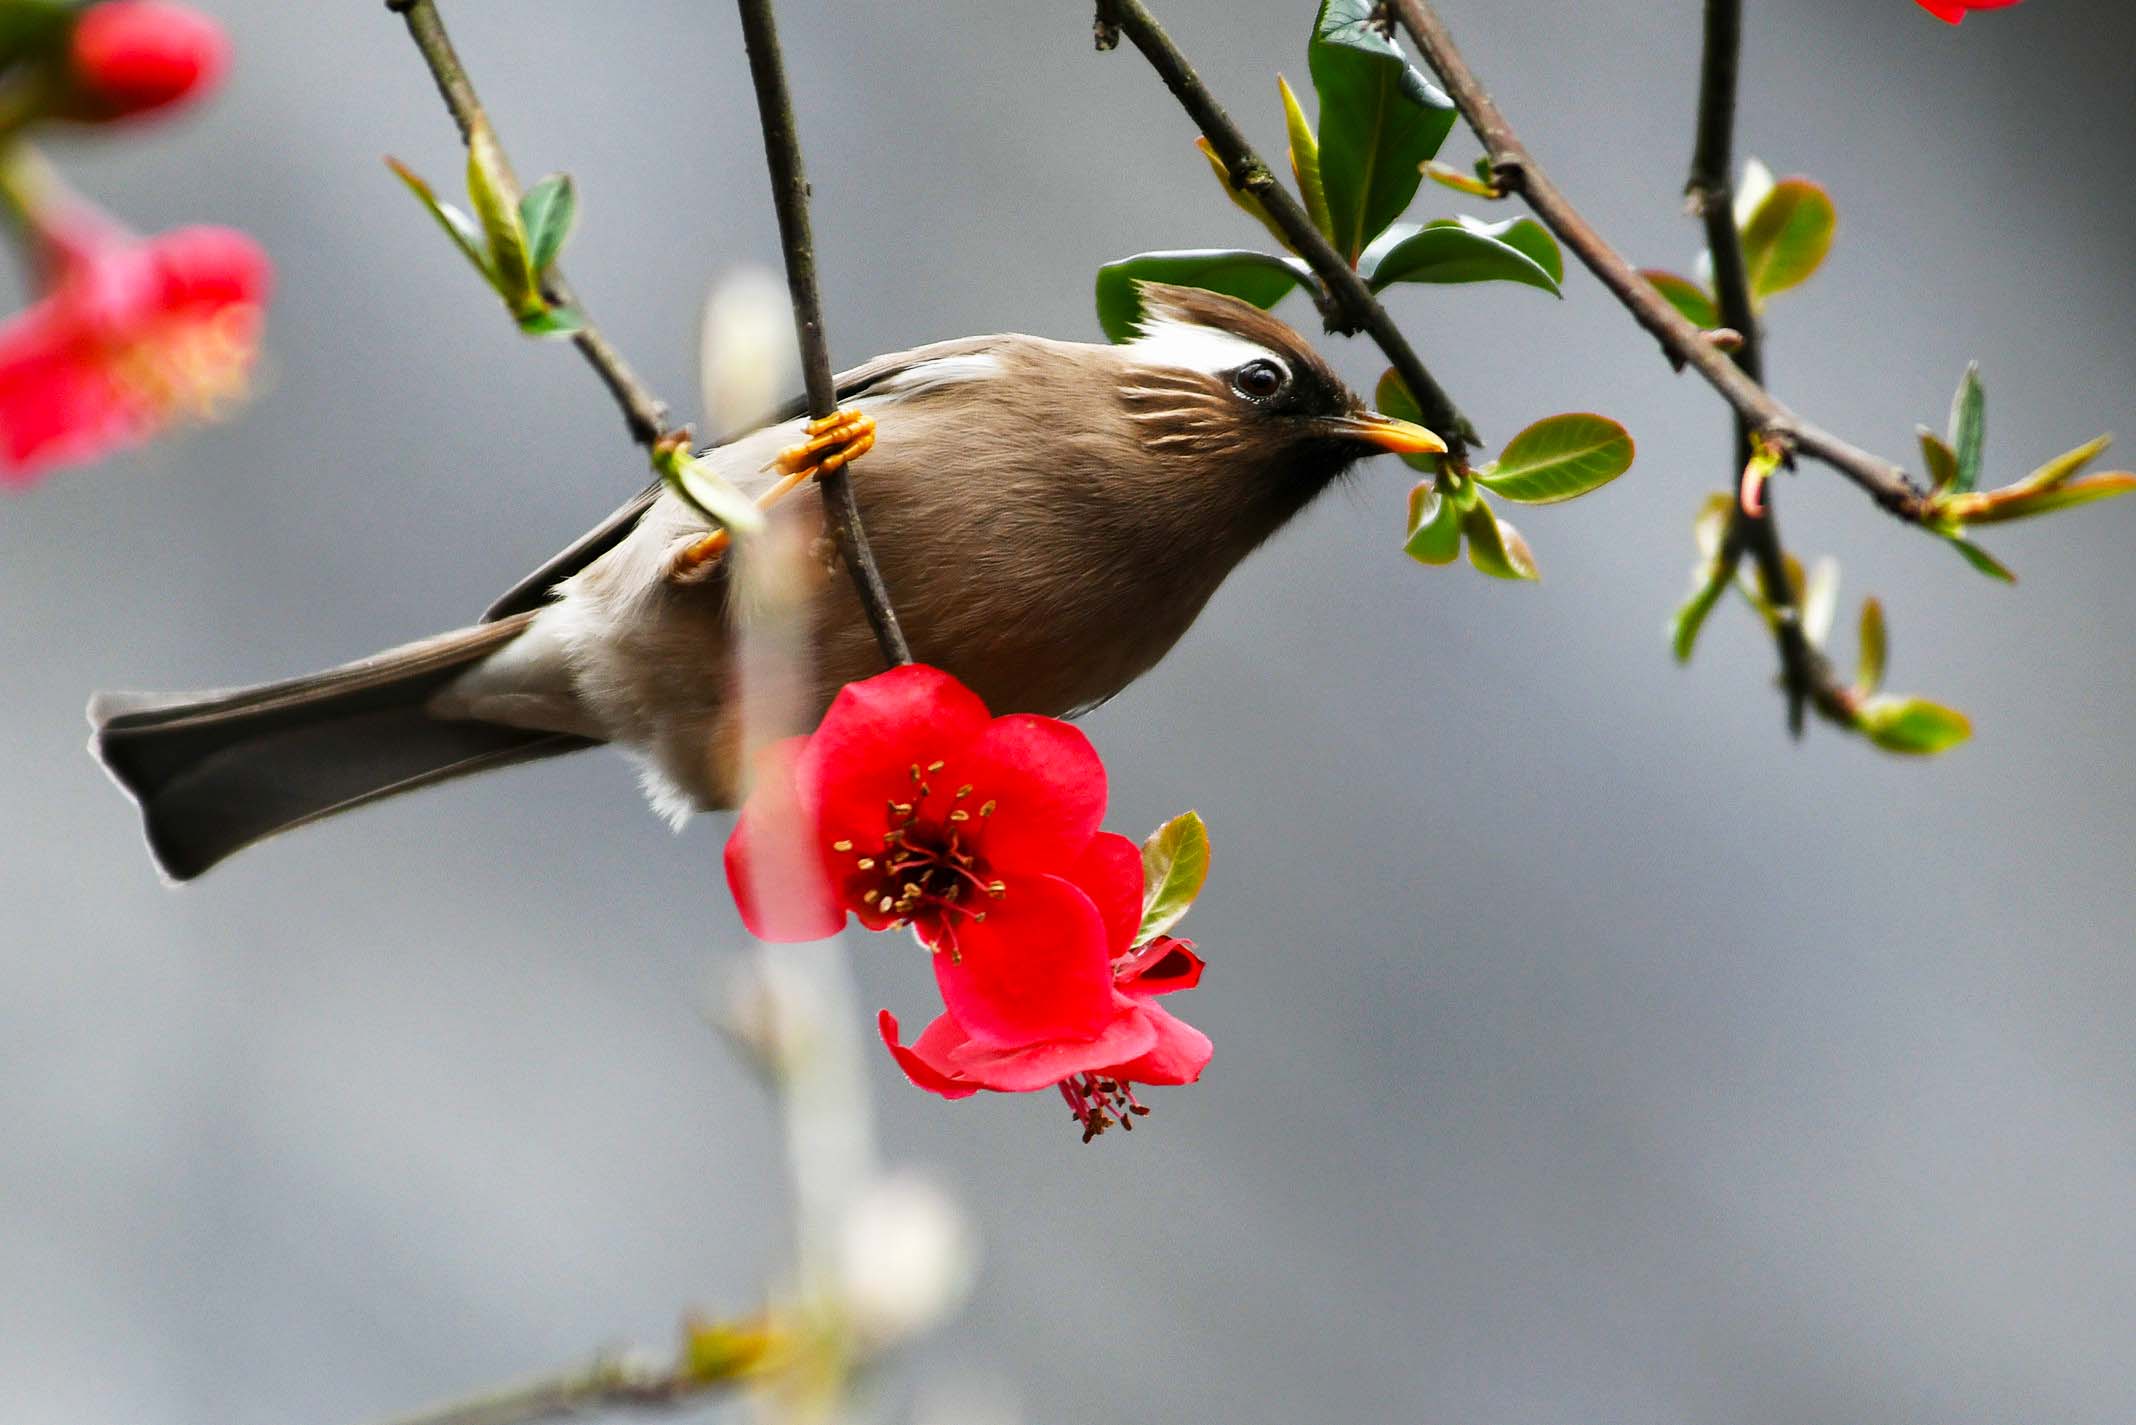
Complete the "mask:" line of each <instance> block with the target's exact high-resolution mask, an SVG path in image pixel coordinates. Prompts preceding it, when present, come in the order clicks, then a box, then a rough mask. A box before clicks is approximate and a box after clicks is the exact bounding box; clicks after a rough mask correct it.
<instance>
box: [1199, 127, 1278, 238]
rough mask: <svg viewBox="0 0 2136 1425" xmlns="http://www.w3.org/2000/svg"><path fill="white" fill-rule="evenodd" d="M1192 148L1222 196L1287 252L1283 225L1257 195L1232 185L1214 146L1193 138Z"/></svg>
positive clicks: (1228, 170) (1229, 172)
mask: <svg viewBox="0 0 2136 1425" xmlns="http://www.w3.org/2000/svg"><path fill="white" fill-rule="evenodd" d="M1194 146H1195V147H1196V148H1198V149H1200V150H1201V156H1202V157H1203V158H1206V159H1208V160H1209V170H1210V172H1212V173H1214V174H1215V175H1216V181H1217V184H1218V186H1220V187H1221V188H1222V189H1223V190H1224V196H1225V197H1227V198H1229V199H1230V200H1231V201H1232V202H1233V203H1234V204H1236V205H1237V206H1238V209H1239V211H1240V212H1242V213H1244V214H1245V215H1246V216H1247V217H1249V218H1252V219H1253V220H1254V221H1255V222H1257V223H1259V224H1260V225H1261V226H1262V227H1263V228H1266V229H1267V230H1268V235H1269V236H1270V237H1272V238H1274V239H1275V240H1276V245H1277V246H1279V247H1281V248H1283V249H1284V250H1285V251H1289V250H1290V245H1291V240H1290V234H1289V233H1286V232H1284V231H1283V225H1282V224H1281V223H1279V222H1277V221H1276V220H1275V218H1274V217H1272V216H1271V215H1270V214H1269V211H1268V209H1267V208H1265V207H1263V206H1262V204H1261V199H1260V197H1259V196H1258V195H1257V194H1253V193H1248V192H1246V191H1245V190H1244V189H1241V188H1237V187H1234V186H1233V185H1232V182H1231V169H1230V168H1229V166H1227V165H1226V164H1225V162H1224V160H1223V159H1221V158H1219V157H1218V156H1217V152H1216V146H1215V145H1214V144H1212V143H1210V142H1209V140H1208V139H1206V138H1202V137H1196V138H1195V140H1194Z"/></svg>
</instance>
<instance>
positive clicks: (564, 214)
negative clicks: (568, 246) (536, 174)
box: [519, 173, 578, 276]
mask: <svg viewBox="0 0 2136 1425" xmlns="http://www.w3.org/2000/svg"><path fill="white" fill-rule="evenodd" d="M519 221H520V223H521V225H522V226H524V227H525V228H526V233H527V260H528V261H529V262H531V263H532V264H533V265H534V272H535V274H536V275H537V276H539V275H540V274H541V273H544V272H547V271H548V270H549V264H550V263H552V262H554V261H556V255H557V254H558V253H560V252H562V251H563V250H564V240H565V239H566V238H568V237H570V236H571V225H572V224H573V223H574V222H576V221H578V189H577V187H576V186H574V185H573V183H572V182H571V175H570V174H568V173H552V174H550V175H549V176H548V177H547V178H544V179H542V180H541V182H539V183H537V184H535V185H534V186H533V187H532V188H529V189H528V190H527V195H526V196H525V197H524V198H521V199H520V200H519Z"/></svg>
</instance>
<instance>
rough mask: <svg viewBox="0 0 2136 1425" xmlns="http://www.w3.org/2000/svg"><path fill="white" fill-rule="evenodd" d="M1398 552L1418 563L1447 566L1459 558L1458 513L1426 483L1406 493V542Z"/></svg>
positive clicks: (1447, 500) (1459, 533) (1455, 508)
mask: <svg viewBox="0 0 2136 1425" xmlns="http://www.w3.org/2000/svg"><path fill="white" fill-rule="evenodd" d="M1402 552H1403V553H1404V554H1407V555H1408V556H1409V557H1410V558H1411V559H1414V560H1416V561H1417V563H1419V564H1451V563H1453V562H1454V561H1455V560H1456V559H1459V558H1460V557H1461V510H1460V508H1459V506H1458V505H1456V503H1455V502H1454V501H1453V500H1452V499H1451V498H1449V497H1447V496H1443V495H1440V494H1439V493H1438V492H1437V491H1435V490H1433V489H1432V488H1431V482H1430V481H1429V480H1420V481H1418V482H1417V487H1416V488H1415V489H1414V490H1411V491H1410V492H1409V540H1408V542H1407V543H1406V544H1404V545H1403V546H1402Z"/></svg>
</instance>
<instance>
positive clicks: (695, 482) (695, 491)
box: [656, 452, 764, 535]
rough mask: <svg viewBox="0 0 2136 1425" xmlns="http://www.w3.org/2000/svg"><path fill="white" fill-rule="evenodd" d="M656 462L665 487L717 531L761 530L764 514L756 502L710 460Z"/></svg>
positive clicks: (741, 532) (749, 532)
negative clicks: (716, 527) (718, 528)
mask: <svg viewBox="0 0 2136 1425" xmlns="http://www.w3.org/2000/svg"><path fill="white" fill-rule="evenodd" d="M678 454H679V452H678ZM656 463H657V464H659V467H660V478H661V479H662V480H664V481H666V482H667V487H668V488H669V489H670V490H673V491H674V492H675V493H676V495H678V496H679V497H681V499H682V501H683V503H684V504H687V505H689V506H690V507H691V508H693V509H695V510H696V511H697V512H698V513H699V514H701V515H703V516H704V517H705V518H706V519H708V520H711V521H712V522H713V523H714V524H717V525H718V526H719V527H720V528H722V529H726V530H731V531H733V532H734V533H735V534H738V535H750V534H756V533H757V532H758V531H760V530H762V529H763V528H764V512H763V511H762V510H760V509H758V508H757V503H756V501H755V500H752V499H751V498H749V495H748V493H747V492H745V491H744V490H743V489H742V488H741V487H740V486H739V485H736V484H735V483H734V482H733V481H731V480H729V479H728V478H727V477H726V476H724V475H722V474H720V473H719V469H718V467H716V466H715V465H713V463H712V462H711V461H709V460H702V459H698V458H695V457H691V456H686V455H684V456H681V458H678V459H674V460H669V461H665V462H656Z"/></svg>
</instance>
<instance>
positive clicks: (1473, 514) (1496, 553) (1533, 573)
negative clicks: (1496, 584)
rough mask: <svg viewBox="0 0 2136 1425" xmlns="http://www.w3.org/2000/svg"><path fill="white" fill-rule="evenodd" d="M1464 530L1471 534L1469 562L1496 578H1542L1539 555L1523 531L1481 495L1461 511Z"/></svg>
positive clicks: (1469, 536) (1463, 531)
mask: <svg viewBox="0 0 2136 1425" xmlns="http://www.w3.org/2000/svg"><path fill="white" fill-rule="evenodd" d="M1461 532H1462V533H1463V534H1465V535H1467V536H1468V551H1469V563H1471V564H1473V565H1475V566H1476V567H1477V568H1478V569H1480V570H1482V571H1483V572H1484V573H1486V574H1488V575H1490V576H1491V577H1492V578H1494V579H1540V578H1542V575H1541V573H1539V572H1538V571H1537V569H1536V567H1535V556H1534V555H1533V554H1531V553H1529V551H1528V541H1526V540H1525V539H1522V538H1521V537H1520V531H1519V530H1517V529H1515V528H1513V526H1512V525H1510V524H1507V523H1506V522H1505V521H1504V520H1502V519H1500V518H1498V516H1497V515H1496V514H1494V513H1492V511H1491V506H1490V503H1489V502H1488V501H1486V500H1483V499H1481V498H1479V499H1477V501H1476V502H1475V503H1474V504H1473V505H1470V506H1469V507H1468V508H1467V509H1464V510H1463V511H1462V512H1461Z"/></svg>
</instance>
